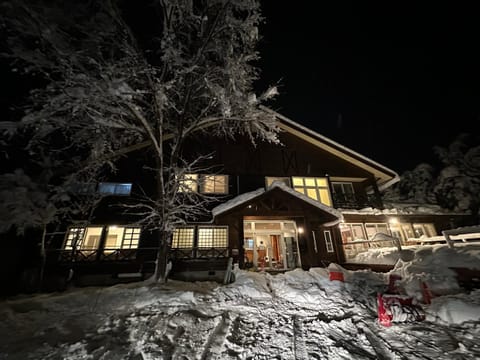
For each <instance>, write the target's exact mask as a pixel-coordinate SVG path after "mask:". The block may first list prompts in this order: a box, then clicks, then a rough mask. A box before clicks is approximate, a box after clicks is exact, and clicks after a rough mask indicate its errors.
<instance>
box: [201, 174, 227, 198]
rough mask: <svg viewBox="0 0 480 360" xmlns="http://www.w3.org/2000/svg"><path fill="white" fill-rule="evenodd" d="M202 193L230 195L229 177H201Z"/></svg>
mask: <svg viewBox="0 0 480 360" xmlns="http://www.w3.org/2000/svg"><path fill="white" fill-rule="evenodd" d="M200 192H201V193H203V194H228V176H227V175H201V177H200Z"/></svg>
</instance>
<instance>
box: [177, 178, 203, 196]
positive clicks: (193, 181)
mask: <svg viewBox="0 0 480 360" xmlns="http://www.w3.org/2000/svg"><path fill="white" fill-rule="evenodd" d="M178 191H179V192H197V191H198V175H197V174H185V175H184V176H183V179H182V180H180V185H179V189H178Z"/></svg>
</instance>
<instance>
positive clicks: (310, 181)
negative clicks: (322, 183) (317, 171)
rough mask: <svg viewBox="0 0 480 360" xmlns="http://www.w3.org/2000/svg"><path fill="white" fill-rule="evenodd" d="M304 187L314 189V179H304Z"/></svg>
mask: <svg viewBox="0 0 480 360" xmlns="http://www.w3.org/2000/svg"><path fill="white" fill-rule="evenodd" d="M304 180H305V186H311V187H316V185H315V179H314V178H305V179H304Z"/></svg>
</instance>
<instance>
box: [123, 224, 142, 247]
mask: <svg viewBox="0 0 480 360" xmlns="http://www.w3.org/2000/svg"><path fill="white" fill-rule="evenodd" d="M140 232H141V228H140V227H126V228H125V232H124V233H123V241H122V249H136V248H138V242H139V241H140Z"/></svg>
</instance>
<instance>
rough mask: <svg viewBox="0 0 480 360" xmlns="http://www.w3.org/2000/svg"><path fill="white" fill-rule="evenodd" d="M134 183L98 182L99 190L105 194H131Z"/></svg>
mask: <svg viewBox="0 0 480 360" xmlns="http://www.w3.org/2000/svg"><path fill="white" fill-rule="evenodd" d="M131 190H132V184H129V183H109V182H102V183H100V184H98V192H99V193H100V194H103V195H130V192H131Z"/></svg>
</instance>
